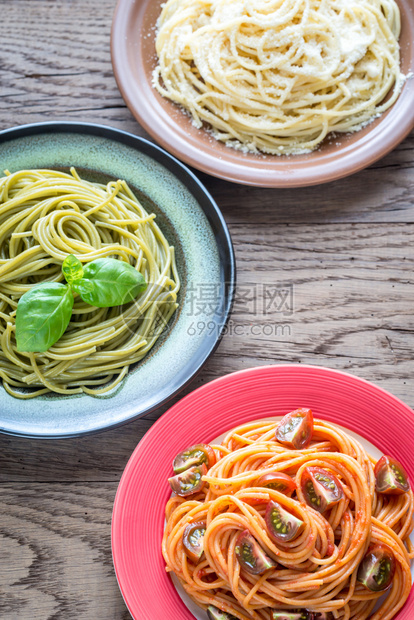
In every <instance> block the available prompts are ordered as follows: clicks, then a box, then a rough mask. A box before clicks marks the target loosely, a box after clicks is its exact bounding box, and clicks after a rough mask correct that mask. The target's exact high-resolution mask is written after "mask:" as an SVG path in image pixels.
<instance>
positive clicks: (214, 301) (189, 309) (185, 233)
mask: <svg viewBox="0 0 414 620" xmlns="http://www.w3.org/2000/svg"><path fill="white" fill-rule="evenodd" d="M70 166H75V167H76V168H77V170H78V171H79V172H80V174H81V176H83V177H85V178H87V179H89V180H93V181H101V182H105V181H108V180H110V179H113V178H123V179H125V180H126V181H127V182H128V183H129V184H130V185H131V187H132V189H133V190H135V191H136V193H137V194H138V196H139V198H140V199H141V200H142V201H143V203H144V206H146V207H147V208H150V209H151V210H153V211H154V212H155V213H156V214H157V222H158V224H159V225H160V227H161V228H162V230H163V232H164V233H165V235H166V237H167V238H168V240H169V242H170V243H172V244H173V245H175V247H176V251H177V265H178V270H179V273H180V277H181V278H182V289H181V291H180V298H179V302H180V308H179V311H177V313H176V314H175V316H174V317H173V318H172V321H171V322H170V325H169V329H168V330H167V331H166V333H165V334H164V335H163V336H162V337H161V338H160V340H159V341H158V342H157V344H156V346H155V347H154V348H153V349H152V350H151V351H150V353H149V354H148V355H147V357H145V358H144V359H143V360H142V361H141V362H139V363H138V364H136V365H135V367H134V368H132V369H131V370H130V372H129V374H128V376H127V377H126V379H125V380H124V381H123V382H122V383H121V385H120V386H119V387H118V388H117V389H116V390H114V392H112V393H111V394H110V395H105V396H100V397H91V396H88V395H86V394H85V395H83V394H82V395H81V394H76V395H73V396H70V397H63V396H55V395H53V396H50V395H46V396H40V397H37V398H34V399H31V400H19V399H15V398H13V397H12V396H10V395H9V394H7V392H6V391H5V390H4V389H3V388H2V387H1V386H0V432H3V433H8V434H13V435H23V436H27V437H39V438H57V437H60V438H64V437H72V436H75V435H82V434H87V433H92V432H94V431H98V430H103V429H107V428H111V427H114V426H118V425H120V424H123V423H125V422H127V421H129V420H133V419H135V418H137V417H139V416H143V415H145V414H147V413H149V412H150V411H152V410H153V409H155V408H157V407H159V406H160V405H161V404H163V403H165V402H167V401H168V400H169V399H170V398H171V397H172V396H173V395H174V394H176V393H177V392H179V391H180V390H181V389H182V388H183V387H184V386H185V385H186V384H187V383H188V382H189V381H190V380H191V379H192V378H193V377H194V375H195V374H196V373H197V372H198V371H199V370H200V369H201V367H202V366H203V364H204V363H205V362H206V360H207V359H208V357H209V356H210V355H211V354H212V353H213V351H214V350H215V348H216V347H217V345H218V342H219V340H220V334H221V332H222V328H223V327H224V325H225V323H226V320H227V318H228V315H229V312H230V308H231V302H232V298H233V293H234V282H235V262H234V255H233V248H232V244H231V239H230V235H229V232H228V229H227V226H226V224H225V221H224V219H223V216H222V215H221V213H220V211H219V209H218V207H217V205H216V204H215V202H214V200H213V199H212V198H211V196H210V195H209V193H208V192H207V191H206V189H205V188H204V187H203V186H202V185H201V183H200V182H199V181H198V179H197V178H196V177H195V176H194V175H193V174H192V172H191V171H190V170H188V168H186V167H185V166H183V165H182V164H181V163H180V162H179V161H177V160H176V159H174V158H173V157H171V156H170V155H168V153H166V152H165V151H163V150H162V149H160V148H159V147H157V146H155V145H154V144H152V143H150V142H148V141H147V140H143V139H142V138H138V137H136V136H133V135H131V134H128V133H125V132H122V131H118V130H115V129H111V128H109V127H104V126H101V125H92V124H86V123H85V124H83V123H60V122H56V123H55V122H52V123H39V124H33V125H25V126H22V127H16V128H13V129H9V130H6V131H3V132H0V170H1V173H0V174H2V171H3V170H4V169H8V170H10V171H11V172H13V171H15V170H19V169H25V168H65V169H67V168H68V167H70ZM203 325H205V326H206V328H205V329H203V328H202V327H203ZM207 326H208V327H207Z"/></svg>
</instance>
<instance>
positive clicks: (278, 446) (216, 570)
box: [162, 409, 414, 620]
mask: <svg viewBox="0 0 414 620" xmlns="http://www.w3.org/2000/svg"><path fill="white" fill-rule="evenodd" d="M211 448H213V449H214V452H215V459H214V457H213V458H212V456H211ZM214 461H216V462H214ZM174 463H175V465H174V469H175V473H176V474H177V475H176V476H174V477H173V478H171V479H170V484H171V486H172V488H173V490H174V491H175V492H176V493H175V494H173V496H172V497H171V499H170V500H169V502H168V504H167V506H166V528H165V532H164V537H163V544H162V550H163V555H164V558H165V561H166V565H167V568H166V570H167V571H172V572H173V573H174V574H175V575H176V576H177V577H178V579H179V581H180V583H181V585H182V586H183V588H184V590H185V591H186V593H187V594H188V595H189V596H190V597H191V598H192V599H193V600H194V601H195V602H196V603H197V604H198V605H199V606H200V607H201V608H203V609H205V610H206V611H207V615H208V617H209V618H211V619H212V620H228V619H230V618H236V619H239V620H251V619H254V620H291V619H292V620H296V619H297V620H302V619H303V620H365V619H367V618H370V619H372V620H391V619H392V618H394V617H395V615H396V614H397V612H398V610H399V609H401V607H402V606H403V605H404V603H405V601H406V599H407V597H408V595H409V592H410V588H411V573H410V561H411V559H412V558H413V557H414V548H413V545H412V543H411V541H410V539H409V535H410V533H411V531H412V529H413V525H414V523H413V513H414V502H413V492H412V490H411V489H410V485H409V481H408V479H407V477H406V474H405V471H404V469H403V468H402V466H401V465H400V464H399V463H398V462H397V461H394V460H393V459H392V458H390V457H383V458H382V459H380V460H379V461H378V463H377V464H376V460H375V459H373V458H372V457H371V456H370V455H369V454H368V453H367V452H366V451H365V449H364V448H363V447H362V445H361V444H360V443H359V442H358V441H357V440H355V439H354V438H353V437H351V436H350V435H349V434H348V433H346V432H345V431H344V430H342V429H341V428H339V427H337V426H335V425H333V424H330V423H328V422H325V421H322V420H317V419H315V420H313V416H312V413H311V412H310V410H306V409H299V410H297V411H295V412H292V413H290V414H288V415H287V416H285V417H284V418H283V419H282V420H281V421H279V422H275V421H266V420H265V421H263V420H262V421H255V422H251V423H249V424H244V425H243V426H239V427H238V428H235V429H233V430H231V431H230V432H229V433H228V434H227V436H226V437H225V439H224V440H223V442H222V443H221V444H220V445H213V446H205V445H203V444H200V445H199V446H192V447H191V448H188V449H187V450H186V451H184V452H183V453H181V455H178V456H177V458H176V459H175V461H174ZM176 463H178V464H179V466H178V465H176ZM186 463H187V464H188V465H187V469H184V468H185V464H186ZM374 468H375V469H374ZM177 472H178V473H177ZM380 598H381V600H380V601H379V600H378V599H380Z"/></svg>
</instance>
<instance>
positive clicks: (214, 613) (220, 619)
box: [207, 605, 237, 620]
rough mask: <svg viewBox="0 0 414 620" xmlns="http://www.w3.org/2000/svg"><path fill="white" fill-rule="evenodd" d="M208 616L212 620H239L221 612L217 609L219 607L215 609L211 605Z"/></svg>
mask: <svg viewBox="0 0 414 620" xmlns="http://www.w3.org/2000/svg"><path fill="white" fill-rule="evenodd" d="M207 616H208V617H209V619H210V620H237V618H236V616H232V615H231V614H228V613H227V612H225V611H221V610H220V609H217V607H214V605H210V607H208V608H207Z"/></svg>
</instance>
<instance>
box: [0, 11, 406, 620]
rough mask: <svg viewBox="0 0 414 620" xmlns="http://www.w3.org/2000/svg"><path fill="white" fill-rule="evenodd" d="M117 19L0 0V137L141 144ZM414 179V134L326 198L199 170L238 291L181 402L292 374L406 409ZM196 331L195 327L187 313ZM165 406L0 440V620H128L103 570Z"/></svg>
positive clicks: (322, 191)
mask: <svg viewBox="0 0 414 620" xmlns="http://www.w3.org/2000/svg"><path fill="white" fill-rule="evenodd" d="M114 8H115V0H88V2H85V1H83V0H0V9H1V15H2V19H1V21H0V54H1V63H0V129H4V128H7V127H11V126H14V125H18V124H23V123H31V122H40V121H48V120H59V119H61V120H79V121H86V122H96V123H102V124H107V125H111V126H114V127H118V128H121V129H124V130H126V131H130V132H132V133H134V134H137V135H141V136H146V134H145V132H144V130H143V129H142V128H141V127H140V126H139V125H138V124H137V123H136V121H135V120H134V119H133V117H132V115H131V114H130V112H129V110H128V109H127V108H126V106H125V104H124V102H123V100H122V98H121V96H120V94H119V92H118V90H117V87H116V83H115V80H114V77H113V73H112V68H111V63H110V48H109V41H110V27H111V20H112V14H113V11H114ZM413 168H414V135H411V136H409V137H408V138H407V139H406V140H405V141H404V142H403V143H402V144H401V145H400V146H399V147H398V148H397V149H396V150H395V151H394V152H393V153H391V154H390V155H388V156H387V157H386V158H384V159H383V160H381V161H380V162H378V163H376V164H375V165H374V166H371V167H370V168H369V169H368V170H365V171H363V172H360V173H359V174H356V175H355V176H353V177H351V178H348V179H344V180H340V181H337V182H335V183H330V184H328V185H326V186H323V187H313V188H307V189H300V190H272V189H258V188H250V187H244V186H237V185H235V184H232V183H227V182H225V181H221V180H218V179H214V178H212V177H208V176H207V175H204V174H201V173H197V174H198V176H199V177H200V178H201V180H202V181H203V182H204V183H205V184H206V186H207V187H208V189H209V190H210V191H211V193H212V194H213V196H214V197H215V198H216V200H217V202H218V204H219V205H220V207H221V208H222V210H223V213H224V215H225V217H226V219H227V221H228V223H229V226H230V231H231V234H232V237H233V241H234V245H235V250H236V258H237V266H238V295H237V298H236V300H235V306H234V312H233V315H232V318H231V321H230V323H229V328H228V333H227V334H226V335H225V336H224V338H223V340H222V343H221V344H220V346H219V348H218V350H217V352H216V354H215V355H214V356H213V357H212V358H211V359H210V360H209V362H208V363H207V365H206V366H205V368H204V369H203V371H202V372H201V373H200V375H199V376H198V377H197V378H196V379H195V380H194V381H193V383H192V385H191V386H189V388H187V390H186V392H188V391H190V390H192V389H194V388H195V387H197V386H199V385H202V384H203V383H205V382H207V381H210V380H211V379H214V378H216V377H219V376H222V375H224V374H226V373H228V372H233V371H235V370H239V369H242V368H248V367H252V366H257V365H264V364H272V363H290V362H295V363H302V364H316V365H325V366H328V367H330V368H337V369H342V370H346V371H349V372H351V373H353V374H356V375H359V376H361V377H364V378H366V379H369V380H371V381H374V382H375V383H377V384H379V385H381V386H382V387H384V388H386V389H388V390H390V391H391V392H393V393H394V394H396V395H397V396H399V397H400V398H402V399H403V400H405V401H406V402H407V403H408V404H410V405H411V406H414V388H413V385H412V381H411V376H412V368H413V365H412V350H413V348H414V318H413V308H414V287H413V279H414V278H413V265H414V252H413V247H414V205H413V195H414V172H413ZM269 295H270V297H269ZM272 295H273V301H272ZM284 296H285V297H284ZM283 300H284V301H283ZM194 325H195V328H199V329H202V328H203V326H202V325H201V326H197V316H196V315H195V316H194ZM174 400H177V399H174ZM172 402H174V401H172ZM0 406H1V403H0ZM166 409H167V406H164V407H163V408H162V409H160V410H158V411H156V412H154V413H153V414H151V415H150V416H148V418H147V419H141V420H137V421H135V422H133V423H131V424H129V425H127V426H124V427H122V428H119V429H116V430H112V431H109V432H106V433H102V434H99V435H94V436H92V437H84V438H78V439H72V440H65V441H62V440H61V441H30V440H24V439H19V438H13V437H7V436H0V506H1V509H0V618H2V620H3V619H4V620H29V619H30V620H32V619H33V620H72V618H73V619H75V618H76V620H95V619H98V618H99V620H126V619H127V618H129V617H130V616H129V613H128V611H127V609H126V607H125V605H124V603H123V601H122V597H121V595H120V593H119V589H118V586H117V583H116V579H115V576H114V572H113V568H112V562H111V553H110V521H111V511H112V504H113V499H114V496H115V492H116V487H117V484H118V481H119V478H120V476H121V474H122V471H123V469H124V467H125V465H126V463H127V461H128V458H129V457H130V455H131V453H132V451H133V449H134V448H135V446H136V445H137V443H138V441H139V440H140V438H141V437H142V436H143V434H144V433H145V432H146V431H147V430H148V428H149V427H150V426H151V424H152V423H153V422H154V420H156V419H158V418H159V416H160V415H161V414H162V413H163V412H164V411H165V410H166ZM57 414H58V413H57ZM140 620H141V619H140ZM142 620H147V619H142ZM148 620H154V619H148Z"/></svg>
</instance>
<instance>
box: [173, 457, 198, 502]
mask: <svg viewBox="0 0 414 620" xmlns="http://www.w3.org/2000/svg"><path fill="white" fill-rule="evenodd" d="M206 473H207V467H206V464H205V463H203V464H202V465H197V466H196V467H190V469H186V470H185V471H183V473H182V474H178V475H177V476H173V477H172V478H168V482H169V483H170V487H171V488H172V490H173V491H174V493H176V494H177V495H180V496H181V497H187V495H192V494H193V493H197V492H198V491H201V489H202V488H203V487H204V484H205V482H204V481H203V480H202V477H203V476H205V475H206Z"/></svg>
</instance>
